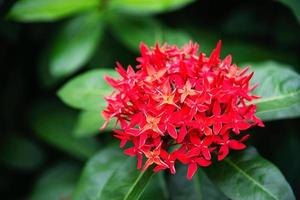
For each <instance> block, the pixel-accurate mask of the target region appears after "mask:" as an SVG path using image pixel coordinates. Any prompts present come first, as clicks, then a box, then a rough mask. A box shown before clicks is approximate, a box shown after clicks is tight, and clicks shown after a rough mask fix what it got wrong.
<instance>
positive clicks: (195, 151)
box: [186, 147, 200, 157]
mask: <svg viewBox="0 0 300 200" xmlns="http://www.w3.org/2000/svg"><path fill="white" fill-rule="evenodd" d="M199 154H200V149H199V148H198V147H195V148H192V149H190V150H189V152H187V154H186V155H187V157H194V156H198V155H199Z"/></svg>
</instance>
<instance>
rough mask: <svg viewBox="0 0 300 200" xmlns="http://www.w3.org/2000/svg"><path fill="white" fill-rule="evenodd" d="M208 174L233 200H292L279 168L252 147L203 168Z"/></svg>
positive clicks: (293, 197)
mask: <svg viewBox="0 0 300 200" xmlns="http://www.w3.org/2000/svg"><path fill="white" fill-rule="evenodd" d="M206 173H207V175H208V177H209V178H210V179H211V180H212V182H213V183H214V184H216V185H217V186H218V187H219V188H220V189H221V190H222V192H224V194H225V195H226V196H228V197H229V198H230V199H233V200H250V199H266V200H267V199H270V200H293V199H295V196H294V194H293V191H292V189H291V187H290V186H289V184H288V183H287V181H286V180H285V178H284V177H283V175H282V174H281V172H280V171H279V170H278V169H277V168H276V167H275V166H274V165H273V164H272V163H270V162H269V161H267V160H265V159H263V158H262V157H261V156H260V155H259V154H258V153H257V151H256V150H255V149H254V148H248V149H247V150H244V151H241V152H238V153H237V154H235V155H232V156H231V157H229V158H226V159H225V160H223V161H222V162H218V163H214V165H211V166H210V167H208V168H206Z"/></svg>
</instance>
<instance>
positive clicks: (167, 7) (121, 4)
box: [108, 0, 194, 15]
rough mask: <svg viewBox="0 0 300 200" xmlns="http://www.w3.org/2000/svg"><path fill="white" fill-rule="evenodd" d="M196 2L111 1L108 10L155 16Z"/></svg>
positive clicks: (154, 0)
mask: <svg viewBox="0 0 300 200" xmlns="http://www.w3.org/2000/svg"><path fill="white" fill-rule="evenodd" d="M192 2H194V0H160V1H157V0H146V1H143V0H110V1H108V8H109V9H112V10H117V11H120V12H125V13H129V14H138V15H140V14H141V15H145V14H155V13H161V12H167V11H172V10H176V9H180V8H182V7H184V6H186V5H188V4H190V3H192Z"/></svg>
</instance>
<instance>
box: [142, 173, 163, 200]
mask: <svg viewBox="0 0 300 200" xmlns="http://www.w3.org/2000/svg"><path fill="white" fill-rule="evenodd" d="M163 175H164V174H163V171H162V172H158V173H155V174H153V177H152V178H151V180H150V181H149V184H148V185H147V187H146V189H145V191H144V192H143V193H142V196H141V197H140V199H141V200H153V199H159V200H168V199H169V198H168V195H169V194H168V191H167V188H166V183H165V179H164V177H163Z"/></svg>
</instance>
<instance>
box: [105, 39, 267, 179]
mask: <svg viewBox="0 0 300 200" xmlns="http://www.w3.org/2000/svg"><path fill="white" fill-rule="evenodd" d="M198 48H199V45H198V44H197V43H195V44H193V43H192V42H190V43H189V44H187V45H184V46H183V47H182V48H181V49H179V48H178V47H177V46H169V45H167V44H165V45H163V46H161V47H159V45H156V47H154V48H148V47H147V46H146V45H145V44H141V46H140V51H141V57H139V58H137V61H138V62H139V64H138V65H137V66H136V69H137V71H136V72H135V71H134V69H133V68H132V67H131V66H128V69H127V71H126V70H124V69H123V67H122V66H121V65H120V64H119V63H118V64H117V68H116V71H117V72H118V73H119V74H120V75H121V78H120V79H113V78H111V77H105V79H106V81H107V82H108V83H109V84H110V85H111V86H112V87H113V88H115V91H114V92H113V93H112V94H111V95H110V96H108V97H105V99H106V101H107V102H108V106H107V108H106V109H105V110H104V111H103V112H102V114H103V116H104V118H105V119H106V123H105V124H104V125H103V128H104V127H105V126H106V125H107V123H108V122H109V121H110V120H111V119H112V118H116V119H117V123H119V124H120V130H114V131H115V135H114V136H115V137H116V138H118V139H120V140H121V144H120V146H121V147H124V146H125V145H126V143H127V142H130V144H129V145H126V147H127V148H126V149H125V151H124V152H125V154H127V155H129V156H136V157H137V159H138V164H137V165H138V168H141V167H142V165H143V159H145V157H146V162H145V164H144V166H143V169H144V170H145V169H147V168H148V167H149V166H150V165H152V164H155V167H154V171H159V170H162V169H167V168H169V169H170V171H171V173H173V174H174V173H175V172H176V171H175V162H176V161H180V162H182V163H183V164H187V165H188V173H187V178H188V179H191V178H192V176H193V175H194V173H195V172H196V170H197V167H198V165H199V166H202V167H206V166H209V165H210V164H211V163H212V155H216V157H217V159H218V160H219V161H220V160H222V159H224V158H225V157H226V156H227V155H228V153H229V149H235V150H240V149H244V148H245V147H246V146H245V144H243V142H244V141H245V140H246V139H247V138H248V135H242V134H241V133H240V132H241V131H244V130H246V129H248V128H250V127H252V126H256V125H258V126H263V123H262V122H261V121H260V120H259V119H258V118H257V117H256V116H255V115H254V114H255V111H256V106H255V105H253V104H250V103H249V102H250V101H251V100H252V99H255V98H258V97H257V96H254V95H251V94H249V92H251V91H252V90H253V89H254V88H255V87H256V85H254V86H252V87H250V86H249V80H250V79H251V77H252V75H253V72H252V73H250V74H247V71H248V69H249V67H248V68H245V69H243V70H240V69H239V68H238V67H237V66H236V65H235V64H231V56H230V55H228V56H227V57H226V58H225V59H224V60H221V59H220V48H221V42H219V43H218V45H217V47H216V49H214V50H213V51H212V53H211V55H210V56H209V57H206V56H205V54H204V53H200V54H198V53H197V52H198Z"/></svg>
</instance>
